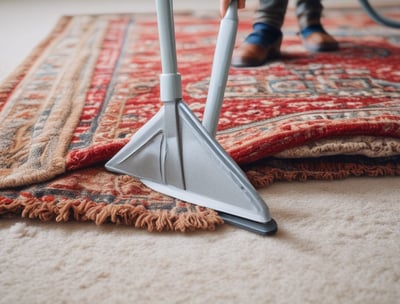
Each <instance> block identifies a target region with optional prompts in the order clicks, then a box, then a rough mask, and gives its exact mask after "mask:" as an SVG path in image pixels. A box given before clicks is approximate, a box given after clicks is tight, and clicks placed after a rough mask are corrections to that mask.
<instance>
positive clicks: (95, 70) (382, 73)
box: [0, 9, 400, 231]
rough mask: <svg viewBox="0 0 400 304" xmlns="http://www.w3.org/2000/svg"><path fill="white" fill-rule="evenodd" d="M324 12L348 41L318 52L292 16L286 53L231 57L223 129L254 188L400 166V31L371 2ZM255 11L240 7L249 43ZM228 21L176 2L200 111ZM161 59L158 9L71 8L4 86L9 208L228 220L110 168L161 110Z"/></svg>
mask: <svg viewBox="0 0 400 304" xmlns="http://www.w3.org/2000/svg"><path fill="white" fill-rule="evenodd" d="M389 13H390V14H393V15H394V16H400V11H399V10H391V11H390V12H389ZM326 14H327V16H326V18H325V19H324V24H325V26H326V28H327V29H329V31H330V32H331V33H332V34H333V35H334V36H335V37H336V38H337V39H338V41H339V43H340V50H339V51H338V52H334V53H319V54H310V53H307V52H306V51H305V50H304V49H303V47H302V45H301V42H300V40H299V37H298V35H297V25H296V20H295V19H294V18H293V16H291V15H289V16H287V18H286V21H285V25H284V28H283V30H284V37H285V38H284V41H283V46H282V51H283V56H282V58H280V59H279V60H276V61H274V62H270V63H268V64H266V65H265V66H262V67H258V68H254V69H231V72H230V76H229V80H228V87H227V90H226V94H225V96H226V98H225V100H224V104H223V109H222V114H221V118H220V121H219V125H218V135H217V140H218V141H219V142H220V143H221V145H222V146H223V147H224V148H225V149H226V150H227V151H228V153H230V155H231V156H232V157H233V158H234V159H235V160H236V161H237V162H238V163H239V165H241V166H242V168H243V169H244V170H245V172H246V173H247V174H248V176H249V179H250V181H251V182H252V183H253V184H254V185H255V186H257V187H263V186H266V185H268V184H270V183H272V182H274V181H279V180H286V181H292V180H301V181H304V180H307V179H335V178H344V177H347V176H361V175H368V176H380V175H398V174H399V173H400V72H399V68H398V67H399V66H400V34H399V32H398V31H395V30H391V29H387V28H383V27H382V26H379V25H377V24H375V23H373V22H372V21H370V19H369V18H368V17H367V16H366V15H365V14H364V12H362V11H361V10H355V9H354V10H353V9H346V10H345V11H344V10H337V11H335V10H331V11H329V12H327V13H326ZM251 17H252V16H251V14H250V13H249V12H244V13H243V14H241V16H240V19H241V22H240V27H239V33H238V42H240V40H242V39H243V38H244V36H245V35H246V34H247V33H248V32H249V31H250V28H251V22H252V18H251ZM218 26H219V18H218V16H217V14H215V13H201V14H195V13H179V14H175V30H176V33H177V37H176V43H177V51H178V66H179V71H180V72H181V74H182V80H183V97H184V100H185V102H186V103H187V104H188V105H189V107H190V108H191V109H192V111H193V112H194V113H195V114H196V115H197V116H198V117H199V119H201V118H202V115H203V110H204V101H205V98H206V95H207V88H208V82H209V76H210V71H211V63H212V57H213V50H214V45H215V40H216V36H217V31H218ZM159 60H160V58H159V46H158V34H157V24H156V18H155V15H154V14H110V15H81V16H65V17H62V18H61V19H60V21H59V22H58V24H57V25H56V26H55V28H54V29H53V31H52V32H51V33H50V34H49V36H48V37H47V38H46V39H45V40H44V41H43V42H42V43H41V44H40V45H39V46H38V47H37V48H36V49H35V50H34V51H33V52H32V54H31V55H30V56H29V58H27V59H26V61H25V62H24V63H23V64H22V65H21V66H20V67H19V68H18V69H17V70H16V71H15V72H14V73H13V74H12V75H11V76H10V77H9V78H8V79H6V81H5V82H4V83H3V84H2V85H1V86H0V110H1V112H0V138H1V143H0V146H1V151H0V188H1V190H0V215H2V216H9V215H12V216H16V215H17V216H20V215H21V216H23V217H29V218H39V219H41V220H44V221H47V220H56V221H68V220H71V219H75V220H79V221H94V222H96V223H97V224H100V223H104V222H114V223H123V224H127V225H132V226H135V227H138V228H145V229H148V230H150V231H154V230H156V231H163V230H173V231H188V230H195V229H208V230H212V229H215V226H216V225H219V224H221V223H222V220H221V219H220V218H219V217H218V215H217V213H216V212H214V211H213V210H210V209H207V208H202V207H199V206H194V205H191V204H188V203H185V202H181V201H178V200H176V199H173V198H169V197H166V196H163V195H161V194H158V193H156V192H154V191H151V190H150V189H148V188H146V187H145V186H143V185H142V184H141V183H140V182H139V181H137V180H135V179H133V178H131V177H128V176H124V175H116V174H112V173H110V172H107V171H106V170H105V169H104V168H103V165H104V163H105V162H106V161H107V160H108V159H110V158H111V157H112V156H113V155H114V154H115V153H116V152H117V151H118V150H119V149H120V148H121V147H122V146H123V145H125V144H126V143H127V141H128V140H129V139H130V138H131V136H132V134H134V133H135V132H136V131H137V130H138V128H140V127H141V126H142V125H143V124H144V123H145V122H146V121H147V120H148V119H150V118H151V117H152V116H153V115H154V114H155V113H156V112H157V111H158V110H159V108H160V106H161V102H160V101H159V80H158V77H159V74H160V70H161V65H160V61H159Z"/></svg>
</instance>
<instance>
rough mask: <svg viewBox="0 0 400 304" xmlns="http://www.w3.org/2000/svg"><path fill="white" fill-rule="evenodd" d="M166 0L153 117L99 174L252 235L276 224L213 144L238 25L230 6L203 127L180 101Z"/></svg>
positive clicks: (160, 18)
mask: <svg viewBox="0 0 400 304" xmlns="http://www.w3.org/2000/svg"><path fill="white" fill-rule="evenodd" d="M172 4H173V3H172V0H156V10H157V22H158V31H159V38H160V54H161V66H162V73H161V76H160V98H161V101H162V102H163V106H162V108H161V109H160V111H159V112H158V113H157V114H156V115H155V116H154V117H153V118H152V119H151V120H150V121H149V122H147V123H146V124H145V125H144V126H143V127H142V128H140V129H139V130H138V131H137V132H136V133H135V134H134V135H133V136H132V138H131V140H130V142H129V143H128V144H127V145H126V146H125V147H123V148H122V149H121V150H120V151H119V152H118V153H117V154H116V155H115V156H114V157H113V158H112V159H111V160H110V161H109V162H108V163H107V164H106V168H107V169H109V170H111V171H114V172H118V173H122V174H128V175H131V176H134V177H137V178H139V179H140V180H141V181H142V182H143V183H144V184H145V185H147V186H148V187H150V188H152V189H154V190H156V191H158V192H161V193H164V194H166V195H169V196H172V197H175V198H178V199H181V200H183V201H187V202H190V203H193V204H196V205H200V206H204V207H208V208H211V209H214V210H216V211H217V212H218V214H219V215H220V216H221V217H222V218H223V219H224V221H225V222H227V223H231V224H234V225H236V226H239V227H241V228H244V229H247V230H250V231H252V232H256V233H259V234H264V235H265V234H274V233H275V232H276V231H277V224H276V222H275V221H274V220H273V219H272V218H271V216H270V213H269V210H268V207H267V205H266V203H265V202H264V201H263V199H262V198H261V197H260V196H259V194H258V192H257V191H256V190H255V189H254V187H253V186H252V185H251V183H250V182H249V181H248V179H247V177H246V175H245V174H244V172H243V171H242V170H241V169H240V167H239V166H238V165H237V164H236V163H235V161H234V160H233V159H232V158H231V157H230V156H229V155H228V154H227V153H226V151H225V150H224V149H223V148H222V147H221V145H220V144H219V143H218V142H217V141H216V140H215V133H216V128H217V123H218V118H219V114H220V109H221V105H222V101H223V97H224V93H225V86H226V83H227V78H228V72H229V67H230V62H231V57H232V52H233V47H234V43H235V38H236V32H237V26H238V14H237V1H236V0H234V1H232V2H231V4H230V5H229V8H228V11H227V13H226V15H225V16H224V18H223V19H222V20H221V26H220V32H219V34H218V39H217V45H216V51H215V56H214V62H213V68H212V75H211V80H210V89H209V96H208V98H207V102H206V111H205V121H204V125H203V124H201V123H200V121H199V120H198V118H197V117H196V116H195V115H194V113H193V112H192V111H191V110H190V109H189V107H188V106H187V105H186V104H185V103H184V102H183V101H182V92H181V91H182V89H181V76H180V74H179V73H178V71H177V58H176V46H175V30H174V19H173V8H172Z"/></svg>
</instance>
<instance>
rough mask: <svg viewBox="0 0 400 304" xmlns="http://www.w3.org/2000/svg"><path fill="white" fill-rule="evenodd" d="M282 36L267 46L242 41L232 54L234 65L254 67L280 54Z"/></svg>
mask: <svg viewBox="0 0 400 304" xmlns="http://www.w3.org/2000/svg"><path fill="white" fill-rule="evenodd" d="M281 43H282V38H280V39H278V40H277V41H276V42H275V43H273V44H271V45H269V46H262V45H258V44H252V43H248V42H243V43H242V44H241V45H240V46H239V47H238V48H237V49H236V50H235V51H234V52H233V56H232V66H234V67H241V68H243V67H256V66H260V65H263V64H264V63H266V62H267V61H268V60H271V59H274V58H277V57H279V56H280V48H281Z"/></svg>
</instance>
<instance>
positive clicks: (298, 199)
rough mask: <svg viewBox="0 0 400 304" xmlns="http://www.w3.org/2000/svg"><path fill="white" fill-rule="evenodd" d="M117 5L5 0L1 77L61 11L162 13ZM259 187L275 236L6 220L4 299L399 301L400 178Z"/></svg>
mask: <svg viewBox="0 0 400 304" xmlns="http://www.w3.org/2000/svg"><path fill="white" fill-rule="evenodd" d="M215 1H217V0H215ZM190 2H191V3H192V4H191V5H192V6H193V3H194V2H192V1H190ZM190 2H189V1H187V2H185V1H177V4H178V5H179V4H181V5H182V6H188V5H190ZM249 2H250V3H254V2H251V1H249ZM326 2H327V3H329V2H332V1H326ZM110 3H111V2H107V1H89V0H87V1H60V0H54V1H50V0H36V1H27V0H25V1H24V0H1V1H0V41H1V48H2V51H0V79H2V78H4V76H6V75H7V74H8V73H9V72H11V71H12V70H13V69H14V68H15V67H16V65H17V64H19V62H20V61H21V60H22V59H23V57H24V56H26V55H27V54H28V53H29V51H30V49H31V48H32V47H33V46H34V45H35V44H36V43H37V42H38V41H40V39H41V38H43V37H44V36H45V35H46V34H47V31H48V30H50V29H51V28H52V26H53V23H54V22H55V21H56V20H58V17H59V15H60V14H70V13H79V12H82V13H87V12H104V11H122V10H129V11H135V10H136V11H137V10H138V9H142V10H148V9H149V10H150V9H152V6H149V5H147V4H146V5H144V4H143V3H144V1H121V0H119V1H115V0H114V1H112V4H110ZM146 3H147V1H146ZM199 3H200V2H199ZM210 3H211V1H205V2H204V1H201V4H199V5H201V6H202V7H203V6H204V7H206V4H210ZM34 4H35V5H34ZM215 6H216V7H217V5H216V4H215ZM17 13H18V14H17ZM260 193H261V195H262V196H263V198H264V199H265V201H266V202H267V204H268V205H269V207H270V209H271V212H272V213H273V216H274V218H275V219H276V220H277V222H278V223H279V233H278V234H277V235H275V236H274V237H261V236H258V235H255V234H252V233H249V232H246V231H243V230H240V229H237V228H234V227H232V226H228V225H224V226H223V227H221V228H220V229H218V230H217V231H216V232H211V233H210V232H204V233H203V232H201V233H194V234H179V233H162V234H157V233H154V234H152V233H148V232H146V231H140V230H135V229H132V228H129V227H122V226H114V225H106V226H100V227H98V226H95V225H94V224H88V223H87V224H78V223H66V224H55V223H41V222H38V221H30V220H19V219H18V220H15V219H1V220H0V303H7V304H8V303H363V304H365V303H367V304H368V303H371V304H372V303H400V301H399V299H400V288H399V286H400V242H399V236H400V179H399V178H352V179H346V180H342V181H335V182H307V183H277V184H273V185H272V186H270V187H268V188H266V189H263V190H261V191H260Z"/></svg>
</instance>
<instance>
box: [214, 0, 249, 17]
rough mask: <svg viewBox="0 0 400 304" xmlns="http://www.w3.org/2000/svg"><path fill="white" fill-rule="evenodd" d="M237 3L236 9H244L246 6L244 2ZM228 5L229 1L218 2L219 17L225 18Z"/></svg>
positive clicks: (240, 0)
mask: <svg viewBox="0 0 400 304" xmlns="http://www.w3.org/2000/svg"><path fill="white" fill-rule="evenodd" d="M237 2H238V8H244V7H245V6H246V0H238V1H237ZM229 3H231V0H220V2H219V12H220V14H221V17H224V16H225V13H226V10H227V9H228V6H229Z"/></svg>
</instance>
